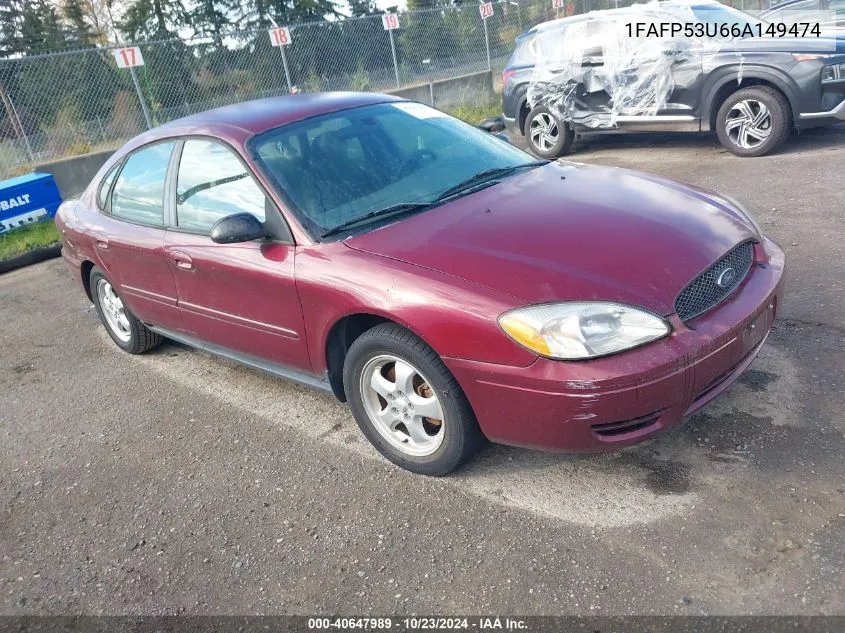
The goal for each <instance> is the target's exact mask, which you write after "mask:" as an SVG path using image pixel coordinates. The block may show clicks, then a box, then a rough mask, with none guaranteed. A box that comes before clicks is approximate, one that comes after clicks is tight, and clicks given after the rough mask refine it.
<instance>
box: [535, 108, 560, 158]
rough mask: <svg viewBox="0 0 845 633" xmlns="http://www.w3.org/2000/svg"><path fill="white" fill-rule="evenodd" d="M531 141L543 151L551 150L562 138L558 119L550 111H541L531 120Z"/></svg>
mask: <svg viewBox="0 0 845 633" xmlns="http://www.w3.org/2000/svg"><path fill="white" fill-rule="evenodd" d="M529 137H530V138H531V143H532V144H533V145H534V147H536V148H537V149H538V150H540V151H541V152H548V151H550V150H551V149H552V148H553V147H554V146H555V144H557V142H558V139H559V138H560V130H559V129H558V125H557V121H555V118H554V117H553V116H552V115H551V114H549V113H548V112H541V113H540V114H538V115H537V116H535V117H534V118H533V119H532V120H531V126H530V129H529Z"/></svg>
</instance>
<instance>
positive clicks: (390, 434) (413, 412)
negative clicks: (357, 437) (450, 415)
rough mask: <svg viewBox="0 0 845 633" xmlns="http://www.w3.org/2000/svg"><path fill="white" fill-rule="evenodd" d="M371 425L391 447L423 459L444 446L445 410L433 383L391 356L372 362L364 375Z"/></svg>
mask: <svg viewBox="0 0 845 633" xmlns="http://www.w3.org/2000/svg"><path fill="white" fill-rule="evenodd" d="M361 395H362V399H363V401H364V408H365V409H366V412H367V415H368V417H369V418H370V422H371V423H372V425H373V426H374V427H375V429H376V430H377V431H378V433H379V434H380V435H381V436H382V437H383V438H384V439H385V440H387V441H388V442H389V443H390V444H391V445H392V446H394V447H395V448H396V449H398V450H399V451H401V452H403V453H405V454H406V455H412V456H415V457H424V456H426V455H431V454H432V453H434V452H435V451H436V450H437V449H438V448H440V445H441V444H442V443H443V437H444V435H445V432H444V426H445V424H444V423H445V420H444V415H443V408H442V407H441V405H440V400H439V399H438V397H437V394H436V393H435V391H434V389H433V388H432V386H431V383H430V382H429V381H428V379H427V378H426V377H425V376H423V375H422V373H420V371H419V370H418V369H417V368H416V367H414V366H413V365H412V364H411V363H409V362H408V361H406V360H403V359H401V358H398V357H397V356H393V355H391V354H381V355H379V356H376V357H374V358H372V359H370V360H369V361H368V362H367V364H366V365H365V366H364V369H363V370H362V372H361Z"/></svg>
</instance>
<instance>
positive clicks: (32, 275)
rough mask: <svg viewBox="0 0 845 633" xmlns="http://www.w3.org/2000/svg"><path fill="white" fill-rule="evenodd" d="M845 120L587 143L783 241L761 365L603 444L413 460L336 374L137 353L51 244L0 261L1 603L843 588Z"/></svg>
mask: <svg viewBox="0 0 845 633" xmlns="http://www.w3.org/2000/svg"><path fill="white" fill-rule="evenodd" d="M843 141H845V129H843V128H837V129H827V130H820V131H816V132H813V133H810V134H805V135H802V136H800V137H796V138H793V139H792V140H791V141H790V142H789V144H788V145H787V146H786V147H785V149H784V151H783V152H782V153H780V154H778V155H776V156H771V157H766V158H761V159H740V158H736V157H734V156H732V155H730V154H728V153H726V152H724V151H723V150H722V149H721V148H720V147H719V146H718V145H717V144H716V142H715V140H714V139H712V138H701V137H696V136H682V135H677V136H660V137H657V136H641V137H629V138H626V139H623V138H621V137H616V138H605V139H601V140H595V141H591V142H590V143H585V144H581V145H580V146H579V147H578V148H577V150H576V153H575V154H574V155H573V156H572V158H573V159H574V160H579V161H584V162H595V163H604V164H610V165H618V166H626V167H633V168H637V169H642V170H645V171H649V172H653V173H658V174H661V175H665V176H670V177H674V178H678V179H681V180H685V181H688V182H692V183H695V184H698V185H703V186H706V187H713V188H718V189H720V190H722V191H724V192H726V193H728V194H730V195H732V196H734V197H736V198H738V199H740V200H742V201H744V202H745V203H746V204H747V206H748V207H749V208H750V209H752V210H753V211H754V212H756V213H757V215H758V217H759V218H760V219H761V220H762V224H763V226H764V228H765V229H766V230H767V232H769V233H770V234H771V235H772V236H773V237H774V238H775V239H777V240H778V241H779V242H780V243H781V244H782V245H783V246H784V247H785V249H786V251H787V256H788V266H789V271H788V274H789V286H788V291H787V292H788V294H787V298H786V301H785V304H784V306H783V310H782V313H781V318H780V321H779V322H778V324H777V326H776V328H775V330H774V332H773V334H772V335H771V337H770V338H769V343H768V344H767V345H766V347H765V348H764V350H763V352H762V353H761V355H760V357H759V358H758V360H757V361H755V363H754V364H753V366H752V367H751V369H750V370H749V371H748V372H747V373H746V374H745V375H744V376H743V377H742V378H741V380H740V381H739V382H738V383H737V384H736V385H735V386H734V387H732V388H731V389H730V390H729V391H728V392H727V393H726V394H725V395H723V396H722V397H720V398H719V399H717V400H716V401H715V402H714V403H713V404H711V405H710V406H708V407H707V408H705V409H704V410H703V411H702V412H701V413H699V414H697V415H695V416H694V417H692V418H690V419H689V420H687V421H686V422H685V423H684V424H682V425H679V426H678V427H676V428H675V429H674V430H672V431H671V432H670V433H668V434H666V435H664V436H662V437H660V438H659V439H656V440H654V441H651V442H650V443H648V444H645V445H641V446H639V447H636V448H633V449H629V450H626V451H623V452H620V453H616V454H612V455H602V456H570V455H552V454H543V453H538V452H532V451H527V450H520V449H514V448H507V447H497V446H490V447H488V448H487V449H485V450H484V452H483V453H482V454H481V456H480V458H479V459H478V460H477V461H476V462H475V463H473V464H472V465H471V466H470V467H468V468H466V469H464V470H462V471H461V472H459V473H457V474H455V475H454V476H452V477H449V478H445V479H429V478H424V477H419V476H414V475H411V474H408V473H406V472H404V471H401V470H398V469H397V468H395V467H393V466H392V465H391V464H389V463H388V462H386V461H385V460H383V459H381V458H380V457H379V456H378V455H377V454H376V453H375V451H374V450H373V449H371V448H370V447H369V446H368V445H367V444H366V443H365V442H364V440H363V439H362V437H361V436H360V434H359V431H358V429H357V427H356V426H355V424H354V422H353V420H352V418H351V416H350V415H349V413H348V412H347V410H346V409H345V408H344V407H343V406H341V405H339V404H338V403H336V402H334V401H333V400H332V399H331V398H330V397H328V396H325V395H323V394H320V393H317V392H312V391H309V390H307V389H305V388H300V387H297V386H293V385H290V384H287V383H284V382H281V381H278V380H275V379H272V378H269V377H267V376H265V375H262V374H260V373H256V372H254V371H251V370H248V369H245V368H242V367H239V366H235V365H233V364H230V363H228V362H225V361H221V360H219V359H216V358H214V357H211V356H209V355H206V354H204V353H200V352H197V351H193V350H190V349H187V348H185V347H182V346H179V345H176V344H167V345H164V346H163V347H161V348H160V349H158V350H156V351H155V352H154V353H151V354H148V355H146V356H142V357H132V356H129V355H127V354H124V353H122V352H121V351H120V350H118V348H117V347H116V346H115V345H114V344H112V343H111V341H110V340H109V339H108V337H107V336H106V334H105V332H104V330H103V329H102V327H101V326H99V325H98V324H97V322H96V318H95V316H94V314H93V310H92V308H91V307H90V305H89V304H88V302H87V301H86V299H85V297H84V295H83V294H82V292H81V290H80V288H79V287H78V286H77V285H76V284H75V283H73V282H72V281H71V279H70V276H69V274H68V273H67V272H66V270H65V268H64V265H63V264H62V263H61V262H60V261H58V260H54V261H51V262H47V263H43V264H39V265H36V266H32V267H30V268H27V269H23V270H20V271H17V272H13V273H9V274H6V275H3V276H2V277H0V296H2V302H0V349H2V360H0V394H2V398H0V402H2V406H0V504H2V506H1V507H0V512H2V515H0V612H2V613H5V614H80V613H85V614H94V615H96V614H144V615H147V614H178V613H196V614H218V613H221V614H222V613H227V614H250V613H262V614H275V613H301V614H302V613H305V614H315V613H327V612H337V613H345V614H350V613H357V614H367V613H388V614H389V613H395V614H398V613H423V614H431V613H442V614H457V613H485V612H487V613H520V614H591V615H597V614H630V613H636V614H672V615H677V614H714V613H718V614H845V593H843V591H842V587H843V585H844V584H845V583H843V580H845V579H844V578H843V570H845V459H843V455H845V414H843V411H845V385H843V375H845V353H843V352H845V337H844V336H843V333H845V331H844V330H843V325H842V324H843V318H842V315H843V314H845V288H843V279H845V246H843V239H842V236H843V234H845V231H844V230H843V224H845V204H843V202H845V194H843V189H842V179H841V169H840V167H841V165H842V164H843V163H845V142H843Z"/></svg>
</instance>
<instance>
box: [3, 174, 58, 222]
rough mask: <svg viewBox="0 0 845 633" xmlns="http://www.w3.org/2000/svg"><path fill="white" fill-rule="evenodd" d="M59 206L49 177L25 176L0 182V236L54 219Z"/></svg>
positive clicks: (52, 180)
mask: <svg viewBox="0 0 845 633" xmlns="http://www.w3.org/2000/svg"><path fill="white" fill-rule="evenodd" d="M61 203H62V197H61V195H59V188H58V187H56V181H55V180H54V179H53V176H52V174H26V175H25V176H18V177H17V178H11V179H9V180H4V181H2V182H0V233H5V232H6V231H9V230H11V229H16V228H18V227H21V226H24V225H26V224H32V223H33V222H42V221H44V220H50V219H52V218H54V217H56V211H57V210H58V208H59V205H60V204H61Z"/></svg>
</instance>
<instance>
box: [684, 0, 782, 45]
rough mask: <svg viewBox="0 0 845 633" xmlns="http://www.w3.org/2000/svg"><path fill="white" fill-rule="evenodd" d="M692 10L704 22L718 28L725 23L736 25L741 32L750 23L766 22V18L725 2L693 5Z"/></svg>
mask: <svg viewBox="0 0 845 633" xmlns="http://www.w3.org/2000/svg"><path fill="white" fill-rule="evenodd" d="M692 12H693V13H694V14H695V17H696V19H697V20H698V21H699V22H702V23H703V24H711V25H713V26H714V27H717V28H720V27H721V26H722V25H723V24H726V25H728V27H729V28H731V27H733V26H734V25H736V26H737V27H738V30H739V31H740V32H742V31H744V30H745V27H746V26H748V25H755V24H761V23H762V24H764V23H766V20H763V19H761V18H758V17H755V16H753V15H751V14H750V13H746V12H745V11H740V10H739V9H734V8H733V7H729V6H726V5H724V4H715V3H714V4H703V5H696V6H693V7H692ZM717 39H718V38H717ZM727 39H731V38H727Z"/></svg>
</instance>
